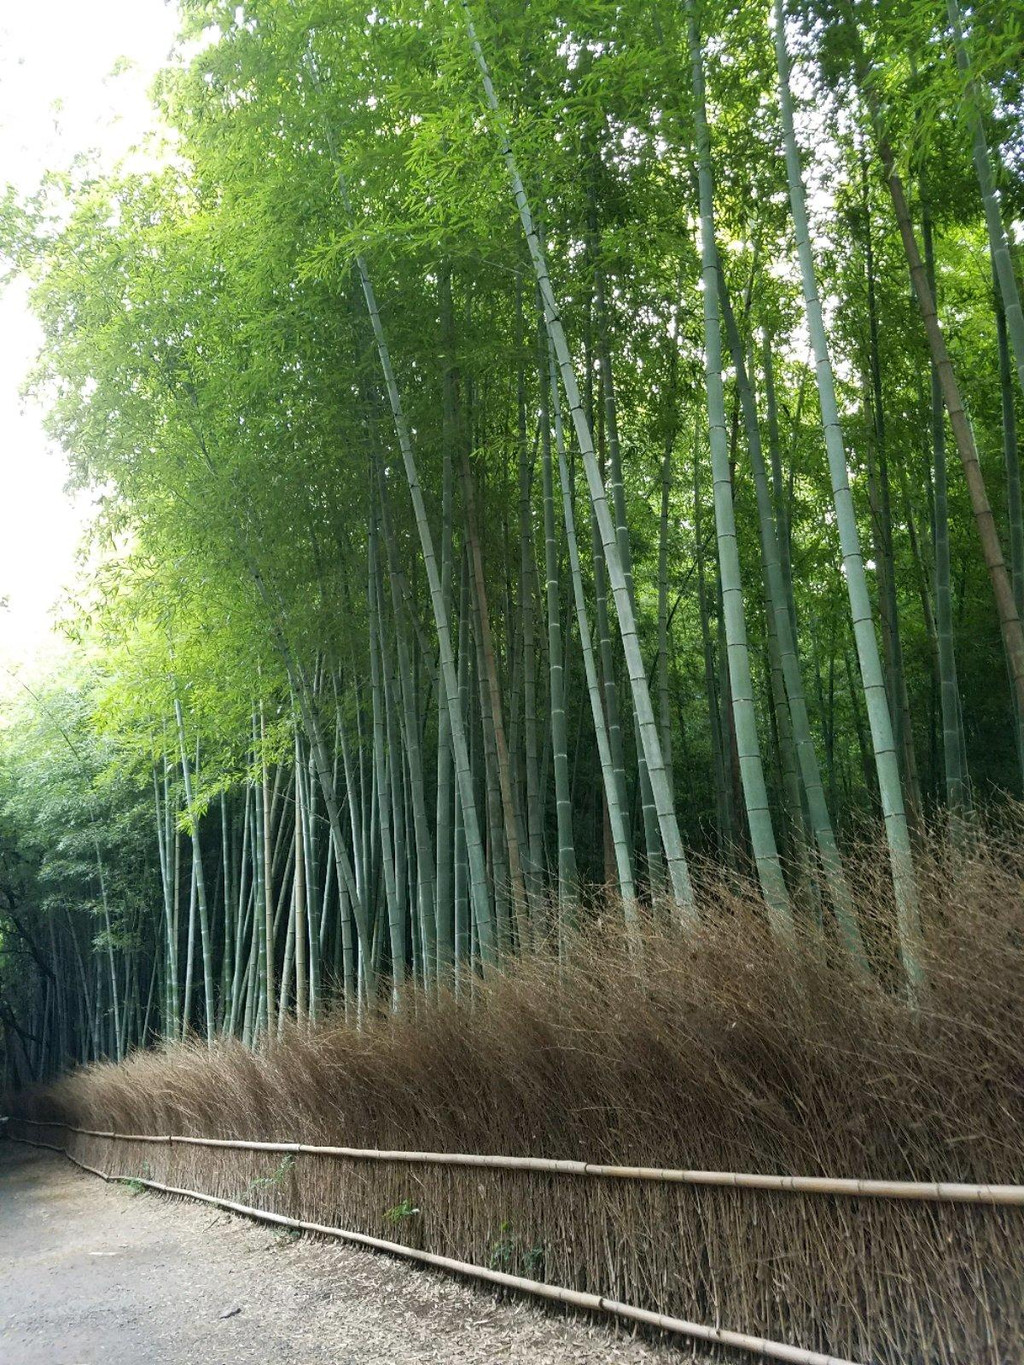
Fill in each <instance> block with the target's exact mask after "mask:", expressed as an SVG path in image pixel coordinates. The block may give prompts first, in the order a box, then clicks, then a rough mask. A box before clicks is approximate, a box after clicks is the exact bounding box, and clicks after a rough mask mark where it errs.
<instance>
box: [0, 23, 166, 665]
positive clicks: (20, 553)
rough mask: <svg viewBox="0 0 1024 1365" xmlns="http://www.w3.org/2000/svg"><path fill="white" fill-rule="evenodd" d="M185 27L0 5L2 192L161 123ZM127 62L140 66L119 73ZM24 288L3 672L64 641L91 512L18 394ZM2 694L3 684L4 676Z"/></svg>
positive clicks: (6, 398)
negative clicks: (62, 619)
mask: <svg viewBox="0 0 1024 1365" xmlns="http://www.w3.org/2000/svg"><path fill="white" fill-rule="evenodd" d="M176 28H177V15H176V10H175V6H174V4H173V0H172V3H167V0H90V3H84V2H83V0H29V2H28V3H24V0H22V3H14V0H10V3H8V0H0V187H2V186H3V185H4V184H5V183H11V184H14V185H15V186H16V187H17V188H18V189H19V190H21V191H27V190H31V189H32V188H33V187H34V186H35V184H36V183H37V182H38V179H39V177H40V175H41V173H42V172H43V171H44V170H48V169H61V168H63V167H66V166H67V165H68V163H69V162H70V161H71V160H72V158H73V157H74V156H75V155H76V154H78V153H80V152H86V151H92V150H95V151H97V152H98V153H99V155H100V157H101V158H102V161H103V163H104V164H105V165H112V164H113V163H114V162H116V161H117V160H118V159H119V158H120V157H121V156H123V155H124V153H125V152H126V151H127V150H128V149H129V148H130V147H131V146H132V145H133V144H135V143H136V142H137V141H138V139H139V138H140V136H141V135H142V134H143V133H144V132H145V131H146V130H147V128H148V127H150V126H151V123H152V115H151V112H150V107H149V103H148V100H147V98H146V91H147V89H148V87H149V85H150V82H151V81H152V79H153V76H154V74H155V72H156V71H157V70H158V69H159V67H160V66H161V65H162V64H163V63H164V62H165V60H166V58H167V56H168V54H169V52H170V48H171V45H172V42H173V39H174V35H175V31H176ZM119 57H126V58H128V59H129V61H130V62H131V63H132V64H133V66H132V69H131V70H129V71H127V72H125V73H123V74H120V75H118V76H111V71H112V70H113V67H114V64H115V62H116V61H117V59H118V58H119ZM26 293H27V289H26V286H25V283H24V282H22V281H17V282H15V283H14V284H13V285H12V286H10V287H9V288H8V290H7V291H6V293H4V294H3V295H0V598H7V599H8V603H9V605H8V607H7V609H6V610H0V666H2V667H4V668H6V669H10V668H12V667H17V666H19V665H22V664H24V663H27V662H28V661H30V660H32V659H34V658H37V657H38V656H39V655H40V654H43V655H45V654H47V653H49V652H50V651H51V649H52V648H55V647H56V646H55V644H54V641H53V636H52V618H51V614H50V609H51V607H52V606H53V604H54V603H55V601H56V600H57V599H58V598H59V597H60V595H61V592H62V590H63V589H64V588H65V587H66V586H68V585H69V584H70V583H71V582H72V581H73V579H74V576H75V551H76V546H77V543H78V540H79V537H80V535H81V530H82V526H83V523H84V520H85V518H86V517H87V515H88V507H87V506H84V505H82V504H81V503H79V504H78V505H75V504H74V503H73V502H72V501H71V500H70V499H69V498H68V497H67V496H66V495H65V493H64V491H63V490H64V484H65V482H66V479H67V470H66V467H65V464H64V459H63V456H62V455H61V452H60V451H59V450H55V449H53V448H52V447H51V445H50V444H49V443H48V442H47V440H46V437H45V436H44V434H43V429H42V414H41V412H40V411H39V410H38V409H37V408H36V407H35V406H34V405H33V404H31V403H26V402H25V401H23V400H22V398H21V397H20V393H19V391H20V389H21V386H22V384H23V382H24V379H25V376H26V373H27V372H28V370H29V368H30V367H31V365H32V362H33V359H34V356H35V353H36V350H37V348H38V345H39V334H38V330H37V328H36V325H35V322H34V320H33V318H32V316H31V314H30V313H29V311H28V308H27V304H26ZM0 687H2V676H0Z"/></svg>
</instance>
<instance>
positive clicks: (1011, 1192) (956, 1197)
mask: <svg viewBox="0 0 1024 1365" xmlns="http://www.w3.org/2000/svg"><path fill="white" fill-rule="evenodd" d="M6 1122H8V1123H24V1124H28V1125H30V1126H32V1127H37V1128H63V1129H64V1130H65V1131H66V1132H69V1133H77V1134H79V1135H80V1136H81V1137H92V1138H106V1139H108V1140H113V1141H117V1142H166V1143H169V1144H175V1143H177V1144H178V1145H179V1146H184V1147H220V1148H227V1149H229V1150H233V1151H243V1152H282V1153H293V1154H302V1155H306V1156H327V1157H340V1158H344V1159H346V1160H352V1161H384V1162H388V1161H390V1162H395V1163H404V1164H407V1165H422V1166H471V1167H476V1168H486V1169H491V1170H502V1171H538V1172H545V1173H546V1174H549V1175H571V1176H594V1177H599V1178H601V1179H610V1180H642V1181H649V1182H652V1183H656V1184H664V1185H702V1186H711V1187H720V1188H725V1189H742V1190H771V1191H777V1192H780V1193H790V1194H822V1195H844V1196H847V1197H859V1198H864V1199H916V1200H924V1201H927V1202H931V1203H947V1204H992V1205H1004V1206H1014V1205H1016V1206H1024V1185H995V1184H984V1185H974V1184H964V1183H961V1182H957V1181H941V1180H940V1181H927V1180H860V1179H856V1178H850V1177H845V1176H824V1175H759V1174H757V1173H756V1172H751V1171H689V1170H674V1169H671V1168H667V1167H666V1168H662V1167H657V1166H610V1165H602V1164H600V1163H598V1162H593V1161H569V1160H561V1159H558V1158H548V1157H538V1156H501V1155H490V1154H487V1153H472V1152H412V1151H408V1152H407V1151H388V1150H386V1149H378V1148H367V1147H322V1146H314V1145H312V1144H310V1143H305V1142H259V1141H255V1140H252V1141H250V1140H246V1139H242V1138H208V1137H184V1136H179V1135H177V1134H172V1133H168V1134H157V1133H110V1132H100V1131H97V1130H96V1129H92V1128H74V1127H71V1126H70V1125H69V1124H65V1123H46V1122H44V1121H42V1120H39V1119H20V1118H13V1119H8V1120H6ZM23 1140H24V1139H15V1141H23ZM54 1150H56V1151H62V1150H63V1149H62V1148H55V1149H54Z"/></svg>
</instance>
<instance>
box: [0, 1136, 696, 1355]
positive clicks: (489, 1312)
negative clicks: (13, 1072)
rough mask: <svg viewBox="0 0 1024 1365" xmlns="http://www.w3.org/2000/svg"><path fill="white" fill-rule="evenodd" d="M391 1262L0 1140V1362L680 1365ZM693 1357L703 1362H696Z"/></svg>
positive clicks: (601, 1330)
mask: <svg viewBox="0 0 1024 1365" xmlns="http://www.w3.org/2000/svg"><path fill="white" fill-rule="evenodd" d="M695 1358H698V1357H694V1355H693V1354H692V1353H691V1351H690V1349H689V1348H688V1347H687V1346H686V1345H685V1343H684V1344H683V1345H682V1346H681V1347H680V1348H676V1347H669V1346H660V1345H655V1344H651V1343H644V1342H639V1341H633V1340H630V1339H629V1338H628V1337H627V1336H625V1335H624V1334H621V1333H620V1334H618V1335H616V1333H615V1332H614V1330H613V1329H611V1328H609V1326H607V1325H606V1324H605V1323H603V1322H601V1323H594V1322H589V1321H586V1320H572V1319H568V1318H566V1317H563V1316H559V1315H558V1314H557V1313H553V1312H546V1311H544V1310H542V1309H540V1308H537V1307H535V1306H534V1305H533V1304H531V1303H526V1302H522V1301H508V1300H506V1301H504V1302H497V1301H496V1300H495V1297H494V1295H493V1293H491V1292H489V1291H488V1290H486V1289H482V1288H476V1287H472V1286H470V1285H468V1284H466V1283H464V1282H461V1281H456V1280H453V1279H449V1278H447V1277H444V1276H442V1275H439V1274H436V1273H433V1272H429V1271H423V1270H418V1269H416V1268H415V1267H413V1266H410V1265H408V1264H406V1263H404V1262H400V1261H396V1260H393V1259H390V1258H387V1257H384V1256H377V1255H374V1254H372V1253H369V1252H365V1251H360V1250H357V1249H355V1248H352V1247H346V1246H343V1245H337V1244H334V1243H325V1242H317V1241H312V1240H309V1239H306V1238H293V1237H291V1236H289V1235H282V1234H280V1233H276V1232H275V1231H274V1230H273V1229H270V1228H268V1227H266V1226H261V1225H259V1224H255V1223H252V1222H249V1221H247V1220H245V1219H242V1218H236V1217H234V1216H232V1215H229V1214H224V1213H219V1212H217V1211H216V1210H212V1209H210V1208H209V1207H208V1206H203V1205H199V1204H190V1203H187V1202H178V1201H172V1200H168V1199H165V1198H162V1197H160V1196H156V1195H152V1194H148V1193H143V1194H132V1193H131V1191H129V1190H127V1189H125V1188H122V1187H120V1186H113V1185H105V1184H103V1183H102V1182H101V1181H99V1180H98V1179H96V1178H95V1177H94V1176H90V1175H85V1174H83V1173H82V1172H80V1171H77V1170H76V1169H75V1168H74V1167H73V1166H71V1165H70V1163H68V1162H67V1161H65V1160H64V1158H63V1157H60V1156H57V1155H51V1154H49V1153H46V1152H40V1151H38V1150H34V1149H32V1148H28V1147H24V1146H20V1145H18V1144H16V1143H14V1142H11V1141H3V1142H0V1361H3V1365H271V1362H273V1365H406V1363H407V1362H408V1365H416V1363H417V1362H432V1363H433V1365H442V1363H443V1365H496V1362H508V1363H509V1365H671V1362H675V1365H679V1362H682V1361H685V1360H693V1359H695ZM699 1358H704V1357H699Z"/></svg>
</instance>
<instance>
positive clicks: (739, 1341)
mask: <svg viewBox="0 0 1024 1365" xmlns="http://www.w3.org/2000/svg"><path fill="white" fill-rule="evenodd" d="M25 1121H26V1120H24V1119H21V1120H16V1122H25ZM40 1126H41V1127H46V1126H47V1125H45V1124H41V1125H40ZM50 1126H51V1127H67V1125H66V1124H52V1125H50ZM71 1131H72V1132H75V1131H78V1130H76V1129H71ZM8 1136H11V1135H10V1134H9V1135H8ZM91 1136H97V1135H96V1134H91ZM99 1136H103V1137H108V1136H110V1135H109V1134H106V1133H104V1134H100V1135H99ZM11 1140H12V1141H14V1142H21V1143H24V1144H25V1145H26V1146H29V1147H45V1148H46V1149H47V1150H48V1151H52V1152H63V1154H64V1155H65V1156H66V1157H67V1158H68V1159H69V1160H70V1161H73V1162H74V1164H75V1165H76V1166H79V1167H81V1169H82V1170H83V1171H88V1172H89V1173H90V1175H98V1176H99V1177H100V1179H101V1180H106V1181H108V1182H111V1183H118V1184H132V1185H144V1186H145V1187H146V1189H149V1190H157V1191H158V1192H159V1193H160V1194H169V1195H173V1196H175V1197H176V1198H178V1199H196V1200H198V1201H199V1202H200V1203H203V1204H214V1205H215V1206H216V1207H217V1208H219V1209H227V1210H228V1211H229V1212H230V1213H237V1214H240V1215H241V1216H242V1217H244V1218H254V1219H257V1220H258V1221H260V1222H263V1223H276V1224H278V1225H279V1226H281V1227H286V1228H295V1229H297V1230H298V1231H300V1232H311V1233H314V1234H315V1235H316V1236H318V1237H334V1238H337V1239H339V1240H341V1241H345V1242H353V1243H355V1244H356V1245H357V1246H363V1247H369V1248H371V1249H372V1250H374V1251H383V1252H386V1253H387V1254H388V1255H390V1256H402V1257H404V1258H406V1259H407V1260H412V1261H419V1262H420V1263H421V1264H422V1265H429V1266H434V1267H435V1268H436V1269H438V1270H447V1271H450V1272H452V1273H453V1274H456V1275H465V1276H468V1277H470V1278H472V1279H477V1280H485V1281H487V1283H489V1284H496V1285H501V1286H502V1288H505V1289H515V1290H517V1291H519V1292H520V1293H523V1294H533V1295H535V1296H536V1297H538V1298H544V1299H552V1300H554V1301H555V1302H556V1303H564V1304H566V1305H567V1306H568V1307H570V1308H582V1309H585V1310H586V1311H587V1312H591V1313H609V1314H612V1315H613V1316H614V1317H617V1318H625V1319H626V1320H627V1321H629V1322H640V1323H643V1324H644V1325H645V1326H647V1327H656V1328H658V1329H659V1330H660V1331H662V1332H674V1333H676V1334H677V1335H679V1336H686V1337H692V1338H695V1339H696V1340H698V1341H709V1342H714V1343H715V1344H716V1345H718V1346H731V1347H733V1348H734V1349H735V1350H738V1351H748V1352H751V1353H752V1354H754V1355H762V1356H767V1357H768V1358H769V1359H772V1360H785V1361H789V1362H790V1365H858V1363H857V1362H856V1361H851V1360H846V1359H844V1358H843V1357H841V1356H830V1355H823V1354H822V1353H821V1352H820V1351H808V1350H805V1349H804V1348H803V1347H802V1346H789V1345H788V1344H787V1343H786V1342H783V1341H769V1340H767V1339H766V1338H764V1337H755V1336H751V1335H750V1334H749V1333H747V1332H731V1331H728V1330H726V1329H725V1328H723V1327H707V1326H705V1325H704V1324H703V1323H699V1322H687V1321H686V1319H685V1318H673V1317H670V1316H669V1315H668V1314H666V1313H653V1312H651V1311H650V1310H648V1309H646V1308H636V1307H635V1306H634V1305H633V1304H630V1303H619V1302H618V1301H617V1300H616V1299H606V1298H603V1297H602V1296H601V1295H599V1294H586V1293H583V1292H582V1291H581V1290H578V1289H567V1288H565V1287H563V1286H562V1285H556V1284H545V1283H544V1282H543V1281H541V1280H528V1279H524V1278H523V1276H521V1275H509V1274H507V1273H506V1272H505V1271H503V1270H492V1269H491V1267H490V1266H483V1265H474V1264H473V1263H472V1262H470V1261H456V1260H454V1259H453V1258H452V1257H450V1256H438V1255H436V1254H435V1253H434V1252H432V1251H420V1250H418V1249H417V1248H416V1247H408V1246H403V1245H402V1243H401V1242H386V1241H384V1239H383V1238H381V1237H371V1236H369V1234H367V1233H365V1232H349V1231H347V1230H346V1229H344V1228H332V1227H327V1226H326V1225H324V1224H323V1223H307V1222H304V1221H303V1220H302V1219H300V1218H288V1217H286V1216H285V1215H284V1214H283V1213H270V1212H269V1211H268V1210H267V1209H255V1208H252V1207H250V1206H249V1205H248V1204H237V1203H235V1201H234V1200H232V1199H221V1198H219V1197H218V1196H217V1195H213V1194H203V1193H201V1192H200V1191H199V1190H182V1189H178V1188H176V1187H175V1186H174V1185H163V1184H161V1183H160V1181H158V1180H143V1179H141V1178H140V1177H138V1176H134V1175H108V1174H107V1173H106V1172H104V1171H98V1170H97V1169H96V1168H95V1167H94V1166H87V1165H86V1164H85V1163H84V1162H83V1161H79V1160H78V1158H77V1157H73V1156H72V1155H71V1153H70V1152H69V1151H67V1150H66V1149H65V1148H63V1147H55V1146H54V1145H53V1144H52V1143H50V1142H34V1141H32V1139H30V1138H16V1137H12V1139H11ZM280 1149H281V1150H285V1151H293V1150H295V1147H294V1145H292V1146H287V1145H286V1146H283V1147H281V1148H280ZM260 1150H263V1149H262V1148H260ZM274 1150H278V1148H277V1147H275V1149H274ZM299 1150H302V1149H301V1148H300V1149H299ZM314 1150H317V1149H314Z"/></svg>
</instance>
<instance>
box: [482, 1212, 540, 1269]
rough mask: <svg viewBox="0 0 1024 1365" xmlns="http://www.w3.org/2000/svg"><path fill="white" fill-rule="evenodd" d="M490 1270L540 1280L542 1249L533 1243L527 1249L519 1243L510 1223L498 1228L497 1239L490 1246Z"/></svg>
mask: <svg viewBox="0 0 1024 1365" xmlns="http://www.w3.org/2000/svg"><path fill="white" fill-rule="evenodd" d="M490 1266H491V1269H492V1270H503V1271H505V1272H506V1273H516V1274H525V1275H526V1276H527V1277H528V1278H529V1279H535V1280H536V1279H540V1278H541V1277H542V1276H543V1273H544V1247H543V1246H542V1245H541V1244H540V1243H539V1242H535V1243H534V1244H533V1246H530V1247H527V1246H525V1245H524V1244H523V1243H521V1242H520V1240H519V1238H518V1237H517V1236H516V1233H515V1230H514V1228H513V1227H512V1224H511V1223H510V1222H503V1223H502V1224H501V1225H500V1227H499V1228H498V1239H497V1241H495V1242H493V1243H492V1244H491V1257H490Z"/></svg>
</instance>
